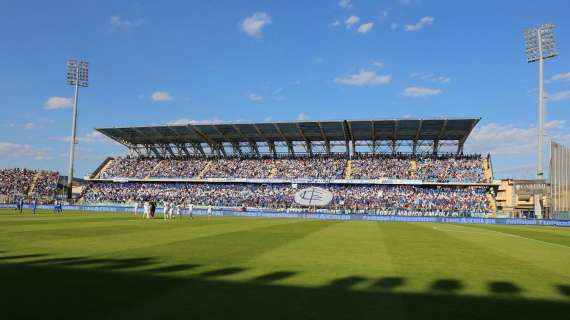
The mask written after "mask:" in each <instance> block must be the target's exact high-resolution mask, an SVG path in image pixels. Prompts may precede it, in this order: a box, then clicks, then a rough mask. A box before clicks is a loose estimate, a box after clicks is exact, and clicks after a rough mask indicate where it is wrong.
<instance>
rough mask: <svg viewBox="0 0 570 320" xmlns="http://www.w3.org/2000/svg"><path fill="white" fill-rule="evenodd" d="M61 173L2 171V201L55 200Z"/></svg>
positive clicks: (25, 170) (0, 175)
mask: <svg viewBox="0 0 570 320" xmlns="http://www.w3.org/2000/svg"><path fill="white" fill-rule="evenodd" d="M59 178H60V176H59V172H56V171H42V170H30V169H20V168H14V169H0V200H2V201H4V202H10V201H14V199H15V198H30V199H31V198H37V199H41V200H45V201H50V200H53V197H54V196H55V195H56V191H57V186H58V181H59Z"/></svg>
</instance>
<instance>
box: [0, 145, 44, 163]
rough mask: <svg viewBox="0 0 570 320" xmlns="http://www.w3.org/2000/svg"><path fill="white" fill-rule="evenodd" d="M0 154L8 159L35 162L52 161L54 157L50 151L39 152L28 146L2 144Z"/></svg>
mask: <svg viewBox="0 0 570 320" xmlns="http://www.w3.org/2000/svg"><path fill="white" fill-rule="evenodd" d="M0 154H2V155H3V156H6V157H8V158H31V159H34V160H51V159H53V156H52V155H51V153H50V152H49V151H48V150H38V149H36V148H34V147H32V146H30V145H27V144H17V143H11V142H0Z"/></svg>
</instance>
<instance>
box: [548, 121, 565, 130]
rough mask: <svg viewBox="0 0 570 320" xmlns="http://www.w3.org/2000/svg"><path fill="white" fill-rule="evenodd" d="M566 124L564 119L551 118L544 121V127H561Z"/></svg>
mask: <svg viewBox="0 0 570 320" xmlns="http://www.w3.org/2000/svg"><path fill="white" fill-rule="evenodd" d="M565 125H566V120H552V121H549V122H546V123H544V128H545V129H562V128H564V126H565Z"/></svg>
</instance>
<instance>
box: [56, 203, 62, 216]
mask: <svg viewBox="0 0 570 320" xmlns="http://www.w3.org/2000/svg"><path fill="white" fill-rule="evenodd" d="M57 211H58V212H59V213H61V214H63V203H62V202H61V200H58V201H57Z"/></svg>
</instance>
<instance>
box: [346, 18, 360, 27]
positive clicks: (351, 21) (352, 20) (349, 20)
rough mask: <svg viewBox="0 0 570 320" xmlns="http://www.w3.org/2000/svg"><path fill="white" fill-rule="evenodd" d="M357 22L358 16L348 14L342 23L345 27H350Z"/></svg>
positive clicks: (358, 20)
mask: <svg viewBox="0 0 570 320" xmlns="http://www.w3.org/2000/svg"><path fill="white" fill-rule="evenodd" d="M358 22H360V18H359V17H358V16H354V15H353V16H350V17H348V18H347V19H346V20H345V21H344V24H345V25H346V28H347V29H350V28H352V26H353V25H355V24H357V23H358Z"/></svg>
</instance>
